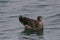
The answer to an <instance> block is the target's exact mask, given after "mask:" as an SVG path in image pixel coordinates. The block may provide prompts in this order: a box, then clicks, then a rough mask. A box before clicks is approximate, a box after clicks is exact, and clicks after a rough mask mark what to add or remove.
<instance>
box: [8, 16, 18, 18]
mask: <svg viewBox="0 0 60 40" xmlns="http://www.w3.org/2000/svg"><path fill="white" fill-rule="evenodd" d="M8 18H18V16H9V17H8Z"/></svg>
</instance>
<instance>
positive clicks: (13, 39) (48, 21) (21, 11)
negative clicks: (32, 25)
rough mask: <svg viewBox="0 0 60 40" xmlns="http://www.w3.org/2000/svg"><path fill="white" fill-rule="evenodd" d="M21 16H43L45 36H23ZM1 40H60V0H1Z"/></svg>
mask: <svg viewBox="0 0 60 40" xmlns="http://www.w3.org/2000/svg"><path fill="white" fill-rule="evenodd" d="M19 15H23V16H26V17H29V18H33V19H36V18H37V16H39V15H41V16H42V17H43V23H44V33H43V35H37V34H30V35H26V34H22V31H24V26H23V25H22V24H21V23H20V22H19V20H18V19H19ZM0 40H60V0H0Z"/></svg>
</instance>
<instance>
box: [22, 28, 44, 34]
mask: <svg viewBox="0 0 60 40" xmlns="http://www.w3.org/2000/svg"><path fill="white" fill-rule="evenodd" d="M22 33H24V34H26V35H30V34H37V35H43V29H42V30H36V31H35V30H31V29H25V30H24V31H22Z"/></svg>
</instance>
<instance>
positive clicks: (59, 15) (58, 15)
mask: <svg viewBox="0 0 60 40" xmlns="http://www.w3.org/2000/svg"><path fill="white" fill-rule="evenodd" d="M52 17H60V14H56V15H53V16H50V17H48V18H52Z"/></svg>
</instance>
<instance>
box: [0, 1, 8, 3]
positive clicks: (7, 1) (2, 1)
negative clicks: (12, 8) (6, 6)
mask: <svg viewBox="0 0 60 40" xmlns="http://www.w3.org/2000/svg"><path fill="white" fill-rule="evenodd" d="M7 2H8V1H0V3H7Z"/></svg>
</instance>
